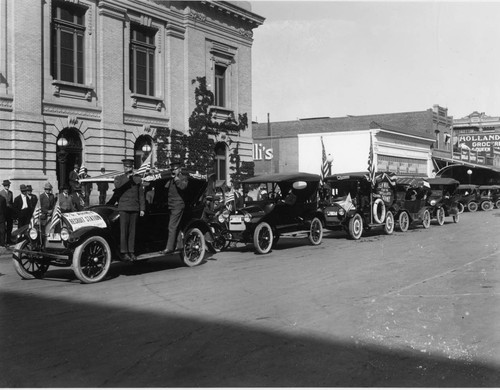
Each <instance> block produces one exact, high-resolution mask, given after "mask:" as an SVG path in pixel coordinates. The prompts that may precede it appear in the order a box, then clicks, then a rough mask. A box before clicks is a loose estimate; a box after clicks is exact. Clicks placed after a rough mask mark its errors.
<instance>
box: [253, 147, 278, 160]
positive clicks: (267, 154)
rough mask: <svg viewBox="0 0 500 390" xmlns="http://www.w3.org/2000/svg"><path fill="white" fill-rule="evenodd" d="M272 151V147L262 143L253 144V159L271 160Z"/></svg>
mask: <svg viewBox="0 0 500 390" xmlns="http://www.w3.org/2000/svg"><path fill="white" fill-rule="evenodd" d="M273 157H274V152H273V149H272V148H266V147H265V146H264V145H262V144H253V159H254V161H261V160H272V159H273Z"/></svg>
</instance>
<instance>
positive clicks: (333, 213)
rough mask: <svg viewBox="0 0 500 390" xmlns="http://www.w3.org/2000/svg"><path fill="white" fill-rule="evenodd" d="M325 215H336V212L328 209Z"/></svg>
mask: <svg viewBox="0 0 500 390" xmlns="http://www.w3.org/2000/svg"><path fill="white" fill-rule="evenodd" d="M326 216H327V217H336V216H337V212H336V211H328V212H327V213H326Z"/></svg>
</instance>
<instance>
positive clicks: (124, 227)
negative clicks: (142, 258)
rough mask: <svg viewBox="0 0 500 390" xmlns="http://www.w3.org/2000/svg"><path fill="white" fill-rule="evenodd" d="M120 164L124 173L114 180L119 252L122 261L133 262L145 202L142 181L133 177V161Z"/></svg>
mask: <svg viewBox="0 0 500 390" xmlns="http://www.w3.org/2000/svg"><path fill="white" fill-rule="evenodd" d="M122 162H123V170H124V173H123V174H122V175H119V176H117V177H116V178H115V180H114V184H115V195H116V197H117V199H118V211H119V214H120V252H121V256H122V259H123V260H125V261H134V260H137V257H136V256H135V253H134V252H135V231H136V226H137V220H138V217H139V216H140V217H142V216H144V212H145V209H146V202H145V200H144V191H143V189H142V185H141V184H142V179H141V177H140V176H138V175H134V160H132V159H128V158H125V159H123V160H122Z"/></svg>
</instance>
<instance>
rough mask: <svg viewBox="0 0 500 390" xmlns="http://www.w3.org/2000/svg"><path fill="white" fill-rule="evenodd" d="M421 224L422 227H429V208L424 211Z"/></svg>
mask: <svg viewBox="0 0 500 390" xmlns="http://www.w3.org/2000/svg"><path fill="white" fill-rule="evenodd" d="M422 225H423V226H424V229H429V228H430V226H431V213H430V212H429V210H425V211H424V215H423V216H422Z"/></svg>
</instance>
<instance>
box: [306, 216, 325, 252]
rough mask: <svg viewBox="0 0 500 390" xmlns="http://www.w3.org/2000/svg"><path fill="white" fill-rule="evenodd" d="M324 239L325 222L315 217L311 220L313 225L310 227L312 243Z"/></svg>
mask: <svg viewBox="0 0 500 390" xmlns="http://www.w3.org/2000/svg"><path fill="white" fill-rule="evenodd" d="M322 239H323V224H322V223H321V221H320V219H319V218H317V217H315V218H314V219H313V220H312V222H311V227H310V228H309V242H310V243H311V244H312V245H319V244H321V240H322Z"/></svg>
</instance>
